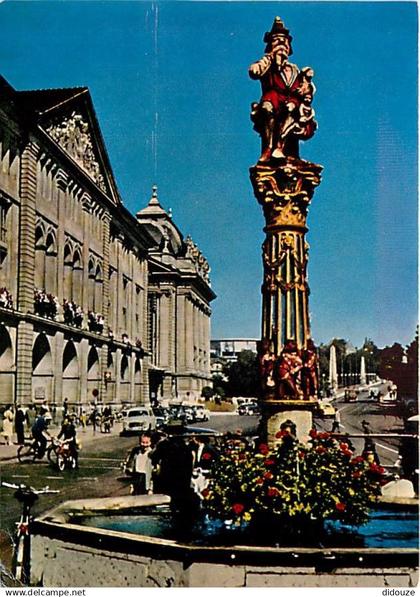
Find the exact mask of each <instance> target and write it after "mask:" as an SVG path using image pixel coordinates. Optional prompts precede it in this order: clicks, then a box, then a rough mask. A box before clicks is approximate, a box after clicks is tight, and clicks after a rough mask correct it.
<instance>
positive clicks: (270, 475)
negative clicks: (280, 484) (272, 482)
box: [263, 471, 273, 479]
mask: <svg viewBox="0 0 420 597" xmlns="http://www.w3.org/2000/svg"><path fill="white" fill-rule="evenodd" d="M263 477H264V479H272V478H273V473H271V472H270V471H267V472H266V473H264V475H263Z"/></svg>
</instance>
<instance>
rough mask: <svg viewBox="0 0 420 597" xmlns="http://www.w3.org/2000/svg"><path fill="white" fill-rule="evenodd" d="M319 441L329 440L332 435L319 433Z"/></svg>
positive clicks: (325, 432) (324, 432)
mask: <svg viewBox="0 0 420 597" xmlns="http://www.w3.org/2000/svg"><path fill="white" fill-rule="evenodd" d="M318 437H319V439H328V438H329V437H330V434H329V433H328V432H327V431H323V432H322V433H318Z"/></svg>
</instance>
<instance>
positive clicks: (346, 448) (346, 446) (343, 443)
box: [340, 442, 349, 452]
mask: <svg viewBox="0 0 420 597" xmlns="http://www.w3.org/2000/svg"><path fill="white" fill-rule="evenodd" d="M348 449H349V445H348V444H346V442H342V443H341V444H340V450H342V451H343V452H345V451H346V450H348Z"/></svg>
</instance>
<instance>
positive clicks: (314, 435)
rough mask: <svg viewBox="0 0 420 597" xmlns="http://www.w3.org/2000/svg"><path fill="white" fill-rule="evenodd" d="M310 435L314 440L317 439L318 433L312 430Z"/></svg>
mask: <svg viewBox="0 0 420 597" xmlns="http://www.w3.org/2000/svg"><path fill="white" fill-rule="evenodd" d="M309 435H310V436H311V437H312V439H315V438H316V437H317V435H318V432H317V430H316V429H311V430H310V432H309Z"/></svg>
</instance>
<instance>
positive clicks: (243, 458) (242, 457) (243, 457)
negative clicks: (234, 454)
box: [239, 452, 246, 460]
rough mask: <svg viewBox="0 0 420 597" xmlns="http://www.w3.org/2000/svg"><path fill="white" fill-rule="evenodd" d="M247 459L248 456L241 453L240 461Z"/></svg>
mask: <svg viewBox="0 0 420 597" xmlns="http://www.w3.org/2000/svg"><path fill="white" fill-rule="evenodd" d="M245 459H246V454H244V453H243V452H241V453H240V454H239V460H245Z"/></svg>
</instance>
